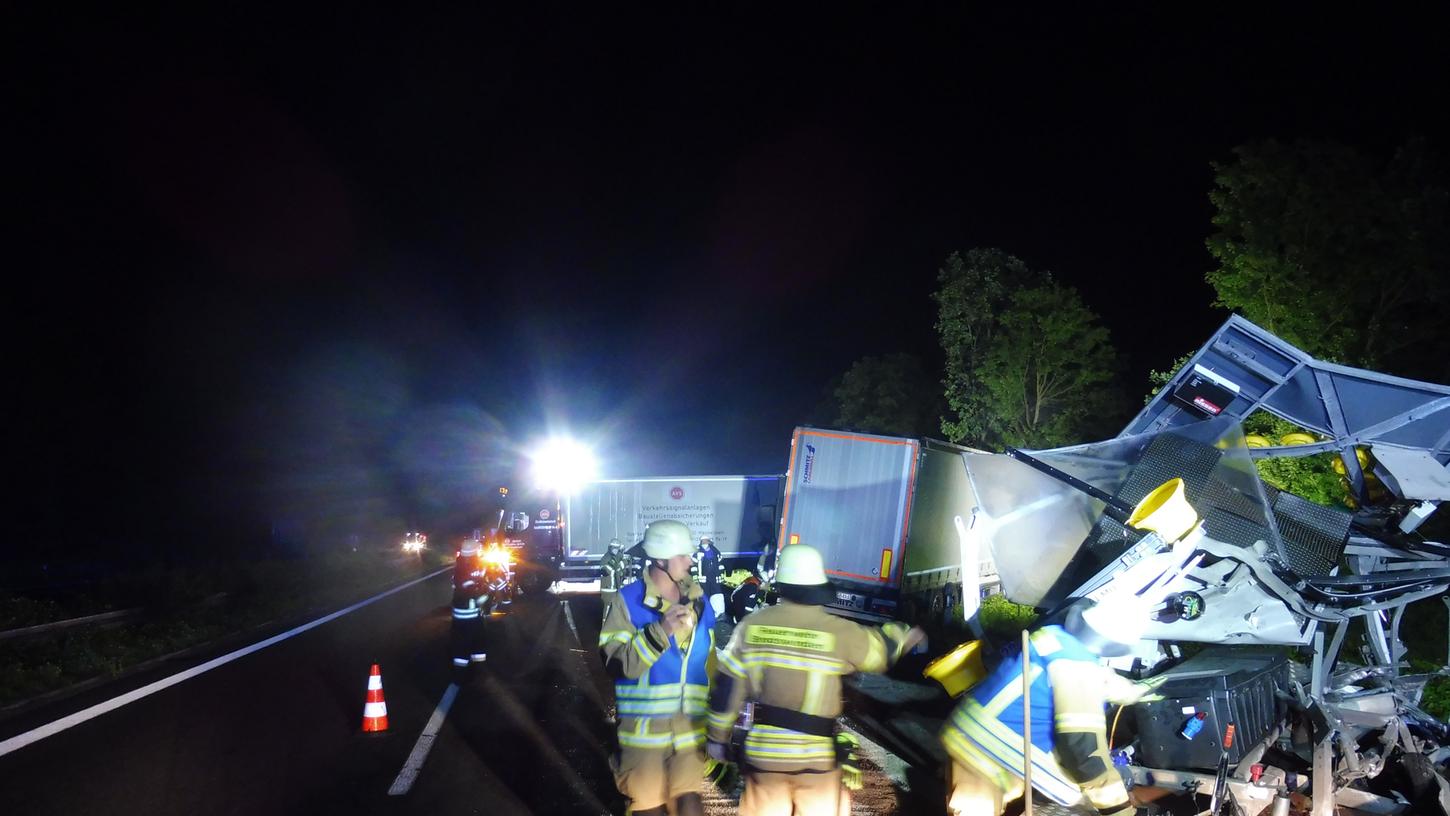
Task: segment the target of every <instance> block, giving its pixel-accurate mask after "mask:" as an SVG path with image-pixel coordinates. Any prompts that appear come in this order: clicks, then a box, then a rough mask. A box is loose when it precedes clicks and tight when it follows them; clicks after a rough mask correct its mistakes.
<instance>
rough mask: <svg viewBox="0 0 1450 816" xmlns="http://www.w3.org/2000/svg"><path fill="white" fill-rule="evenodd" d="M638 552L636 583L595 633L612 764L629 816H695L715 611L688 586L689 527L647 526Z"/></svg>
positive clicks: (700, 809) (700, 808) (700, 810)
mask: <svg viewBox="0 0 1450 816" xmlns="http://www.w3.org/2000/svg"><path fill="white" fill-rule="evenodd" d="M642 546H643V549H644V554H645V558H646V561H647V564H646V566H645V569H644V575H643V576H642V580H639V581H635V582H633V583H630V584H626V585H624V586H623V587H622V588H621V589H620V590H619V592H618V595H617V597H616V599H615V602H614V604H613V605H612V606H611V607H610V609H609V612H608V614H607V616H606V617H605V620H604V626H603V628H602V629H601V631H600V633H599V652H600V656H601V657H603V659H604V665H605V668H606V670H607V671H608V672H609V674H610V675H611V676H612V677H613V678H614V701H615V706H616V708H617V711H618V718H619V731H618V733H619V753H618V754H617V755H615V756H614V757H613V758H612V759H611V762H610V765H611V767H612V768H613V770H614V779H615V784H616V785H618V787H619V791H620V793H623V794H624V795H625V796H627V797H628V798H629V801H630V810H631V812H632V813H633V814H635V816H645V815H646V814H650V816H664V814H665V813H666V811H667V809H668V810H669V811H670V812H673V813H674V814H676V816H703V814H704V812H705V805H704V801H703V800H702V799H701V798H700V789H701V788H702V787H703V782H704V771H705V751H704V749H705V702H706V696H707V695H708V694H709V678H710V674H711V673H713V670H714V655H715V634H714V628H715V612H714V610H713V609H711V608H710V606H709V605H708V604H706V603H705V602H704V592H702V591H701V589H700V586H699V585H698V584H696V583H695V582H694V581H693V580H691V578H690V566H691V563H692V559H691V555H692V554H693V553H694V550H695V548H694V546H693V545H692V544H691V542H690V528H688V527H686V526H685V525H684V524H682V523H680V522H678V521H669V520H662V521H655V522H652V523H651V524H650V525H649V526H648V527H647V528H645V533H644V542H643V544H642Z"/></svg>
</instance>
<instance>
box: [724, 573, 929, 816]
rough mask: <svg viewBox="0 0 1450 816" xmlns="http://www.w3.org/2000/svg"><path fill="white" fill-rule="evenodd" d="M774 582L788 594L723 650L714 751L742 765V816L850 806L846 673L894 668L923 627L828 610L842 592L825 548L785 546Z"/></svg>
mask: <svg viewBox="0 0 1450 816" xmlns="http://www.w3.org/2000/svg"><path fill="white" fill-rule="evenodd" d="M776 587H777V589H778V590H779V592H780V597H781V602H780V603H779V604H777V605H776V606H771V607H766V608H764V609H761V610H758V611H756V612H752V613H751V614H750V615H748V616H746V617H745V619H744V620H742V621H741V622H740V625H739V626H738V627H737V628H736V629H735V633H734V635H733V636H732V637H731V638H730V645H729V646H728V647H726V649H725V651H724V652H723V653H722V654H721V656H720V672H719V674H718V675H717V676H716V678H715V688H714V690H713V691H712V692H711V694H710V717H709V737H710V744H709V747H708V751H709V754H710V756H711V757H712V758H714V759H717V760H721V761H724V760H727V759H735V760H737V761H739V762H740V763H741V764H742V766H743V771H744V774H745V794H744V795H743V796H742V797H741V799H740V813H741V814H742V816H776V814H780V815H781V816H789V814H791V813H792V812H794V813H796V814H802V815H803V816H818V815H819V816H826V815H827V814H829V815H830V816H836V814H847V813H849V812H850V796H849V794H848V793H847V792H846V791H844V790H842V770H841V766H840V764H839V763H838V762H837V744H838V743H837V740H836V717H837V716H839V715H840V713H841V678H842V677H845V676H846V675H849V674H853V673H855V672H884V671H886V670H887V669H888V668H890V667H891V666H892V665H893V664H894V663H895V662H896V661H897V660H899V659H900V658H901V656H902V655H904V654H906V653H907V652H908V651H910V650H911V649H912V648H913V647H914V646H916V644H918V643H920V642H921V641H922V639H923V638H924V634H923V633H922V631H921V630H920V629H916V628H908V627H907V626H906V625H905V624H902V623H888V624H886V625H884V626H882V627H879V628H878V627H873V626H863V625H861V624H858V623H855V622H852V621H849V620H846V619H845V618H841V617H837V616H835V615H832V614H830V613H829V612H827V611H826V610H825V609H824V608H823V605H824V604H826V603H828V602H830V601H832V600H834V597H835V595H834V591H833V590H832V588H831V585H830V583H829V582H828V581H827V580H826V572H825V568H824V565H823V564H822V561H821V554H820V553H819V552H817V551H816V550H815V549H814V548H811V547H808V546H806V545H804V544H792V545H790V546H788V547H785V548H784V549H782V550H781V551H780V558H779V570H778V572H777V574H776ZM746 702H753V712H754V716H753V722H752V724H751V727H750V732H749V734H748V735H747V736H746V737H745V744H744V755H743V756H739V757H731V749H730V746H729V743H730V738H731V733H732V729H733V727H734V725H735V721H736V718H737V717H738V716H739V715H740V712H741V709H742V707H743V706H744V705H745V703H746Z"/></svg>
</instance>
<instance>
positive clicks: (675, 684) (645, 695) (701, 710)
mask: <svg viewBox="0 0 1450 816" xmlns="http://www.w3.org/2000/svg"><path fill="white" fill-rule="evenodd" d="M644 590H645V582H644V581H635V582H634V583H632V584H626V585H625V586H624V588H623V589H621V590H619V599H618V600H617V601H616V603H623V604H624V606H625V611H626V612H627V613H628V614H629V622H630V623H632V624H633V625H634V628H635V629H636V630H640V629H643V628H644V627H646V626H648V625H649V624H651V623H654V622H655V621H658V620H660V618H661V617H663V615H662V614H661V613H660V612H657V611H655V610H653V609H650V608H648V607H646V606H645V605H644V597H645V592H644ZM714 629H715V612H714V610H713V609H711V608H710V605H709V604H708V603H705V604H701V605H700V617H699V621H698V622H697V623H696V624H695V631H694V632H693V633H692V634H691V636H690V642H689V645H688V646H686V651H683V652H682V651H681V650H680V647H679V644H678V643H676V641H675V638H674V636H673V635H672V636H670V642H669V645H668V646H667V647H665V650H664V651H663V652H661V653H660V656H659V658H658V659H656V660H655V662H654V663H653V664H652V665H651V666H650V667H649V671H647V672H645V673H644V674H643V675H641V676H640V677H639V679H637V680H629V679H627V678H621V679H619V680H616V681H615V683H614V701H615V704H616V705H617V706H618V711H619V716H620V717H640V718H649V719H652V718H657V717H670V716H673V715H674V714H676V713H678V712H681V711H683V712H684V713H685V714H687V715H689V716H691V717H704V716H705V703H706V698H707V697H708V695H709V689H710V676H709V673H708V671H707V670H706V663H707V661H708V660H709V659H710V642H711V636H712V633H713V632H714Z"/></svg>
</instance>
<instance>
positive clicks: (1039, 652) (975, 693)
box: [941, 626, 1098, 804]
mask: <svg viewBox="0 0 1450 816" xmlns="http://www.w3.org/2000/svg"><path fill="white" fill-rule="evenodd" d="M1029 644H1030V645H1029V648H1030V650H1031V656H1032V668H1031V672H1032V674H1031V678H1030V682H1031V686H1032V700H1031V707H1032V784H1033V787H1035V788H1037V789H1038V790H1040V791H1042V792H1043V793H1045V794H1047V795H1048V796H1049V797H1051V798H1052V799H1053V800H1055V801H1057V802H1058V803H1059V804H1073V803H1075V802H1077V801H1078V800H1079V799H1080V798H1081V795H1082V794H1081V791H1080V789H1079V786H1078V785H1077V784H1076V783H1074V782H1073V781H1072V780H1071V779H1070V777H1069V776H1068V774H1066V773H1065V772H1064V771H1063V769H1062V768H1061V767H1059V765H1058V763H1057V760H1056V758H1055V756H1054V754H1053V749H1054V748H1055V747H1056V732H1057V725H1058V723H1057V717H1056V705H1055V701H1054V695H1053V692H1052V684H1051V682H1050V681H1049V678H1048V666H1049V665H1051V664H1053V663H1056V662H1058V661H1061V660H1069V661H1077V662H1081V663H1083V664H1085V666H1090V667H1091V669H1092V671H1091V672H1087V673H1084V678H1083V679H1084V682H1089V683H1091V682H1096V681H1097V678H1098V672H1097V668H1098V666H1097V655H1095V654H1093V653H1092V652H1090V651H1088V649H1087V647H1085V646H1083V644H1082V642H1081V641H1079V640H1078V639H1077V638H1075V637H1073V636H1072V635H1070V634H1068V633H1067V632H1066V631H1065V630H1063V629H1062V627H1060V626H1044V627H1043V628H1041V629H1039V630H1037V631H1036V632H1034V633H1032V636H1031V638H1030V640H1029ZM1022 731H1023V717H1022V654H1021V652H1020V651H1019V652H1017V653H1015V654H1013V655H1011V656H1009V657H1007V658H1005V659H1004V660H1003V661H1002V662H1001V663H1000V664H998V665H997V667H996V668H995V669H994V670H993V671H992V672H991V673H990V674H989V675H987V677H986V679H984V680H983V681H982V682H980V683H978V684H977V685H975V686H973V687H972V688H971V689H969V690H968V691H967V693H966V694H965V695H963V697H962V701H961V702H960V703H958V704H957V707H956V710H954V711H953V712H952V715H951V717H949V718H948V719H947V722H946V724H945V725H944V726H943V728H942V734H941V741H942V745H943V747H945V748H946V749H947V753H949V754H951V756H952V758H953V759H955V760H957V761H958V762H960V763H962V764H963V765H967V766H970V767H972V768H975V769H976V770H978V771H979V772H981V773H983V774H984V775H986V776H988V777H989V778H991V779H993V780H994V781H997V782H998V784H999V786H1000V787H1003V788H1004V789H1005V788H1006V786H1007V782H1009V781H1010V780H1009V777H1008V776H1007V775H1008V774H1010V776H1011V777H1014V778H1015V779H1017V780H1020V779H1021V778H1022V776H1023V766H1024V764H1025V763H1024V761H1023V754H1022V748H1023V745H1022Z"/></svg>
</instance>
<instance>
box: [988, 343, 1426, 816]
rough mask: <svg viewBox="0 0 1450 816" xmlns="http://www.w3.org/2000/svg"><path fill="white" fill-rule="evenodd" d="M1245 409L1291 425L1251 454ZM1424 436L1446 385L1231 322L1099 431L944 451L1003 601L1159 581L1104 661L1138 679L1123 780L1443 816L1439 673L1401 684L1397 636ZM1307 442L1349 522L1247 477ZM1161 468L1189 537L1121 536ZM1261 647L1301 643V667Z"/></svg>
mask: <svg viewBox="0 0 1450 816" xmlns="http://www.w3.org/2000/svg"><path fill="white" fill-rule="evenodd" d="M1260 410H1263V411H1267V412H1269V413H1271V414H1274V415H1276V416H1279V417H1281V418H1283V419H1285V420H1288V421H1289V422H1292V423H1294V424H1295V425H1298V426H1300V427H1301V428H1304V429H1306V430H1308V431H1310V432H1311V433H1312V434H1313V436H1306V435H1302V434H1301V435H1299V438H1296V439H1292V440H1288V441H1293V442H1302V443H1304V444H1292V445H1287V444H1280V445H1277V446H1275V445H1270V446H1266V447H1265V446H1263V445H1265V444H1266V442H1267V440H1264V439H1262V438H1255V439H1252V440H1250V442H1252V443H1255V444H1256V445H1258V446H1255V447H1251V446H1250V444H1248V443H1246V440H1245V436H1244V432H1243V430H1242V428H1241V426H1240V424H1239V423H1240V420H1242V419H1243V418H1245V417H1248V416H1249V415H1251V414H1253V413H1254V412H1255V411H1260ZM1447 446H1450V387H1446V386H1442V385H1434V384H1430V383H1423V382H1416V381H1413V380H1407V379H1401V378H1397V377H1390V376H1387V375H1383V374H1379V373H1375V372H1372V371H1365V370H1360V369H1354V368H1348V367H1345V366H1339V365H1334V364H1330V363H1325V362H1322V361H1319V360H1315V359H1314V358H1312V357H1310V356H1309V355H1307V354H1305V353H1304V352H1302V351H1300V350H1298V349H1296V348H1294V347H1292V346H1290V345H1288V344H1287V343H1285V342H1284V341H1282V340H1280V339H1279V338H1277V337H1275V336H1274V335H1272V334H1270V333H1268V332H1267V331H1264V330H1263V329H1261V328H1259V327H1258V326H1255V325H1254V324H1252V323H1250V322H1248V321H1247V320H1244V319H1242V318H1239V317H1233V318H1230V320H1229V321H1228V322H1227V323H1226V324H1225V325H1224V326H1223V327H1222V328H1221V329H1220V330H1219V331H1218V332H1217V333H1216V334H1215V335H1214V336H1213V337H1212V338H1211V339H1210V340H1209V342H1208V343H1207V344H1205V345H1204V346H1203V347H1202V348H1201V349H1200V350H1199V351H1198V352H1197V353H1196V354H1195V355H1194V356H1193V357H1192V358H1191V359H1190V360H1189V362H1188V363H1187V364H1186V365H1185V366H1184V368H1183V369H1182V370H1181V371H1180V372H1178V373H1177V374H1176V375H1175V377H1174V378H1173V380H1172V381H1171V382H1170V384H1169V385H1168V386H1167V387H1166V388H1164V389H1163V390H1162V391H1161V392H1160V393H1158V394H1157V395H1156V397H1155V398H1154V399H1153V400H1152V401H1151V402H1150V403H1149V404H1148V405H1147V406H1146V407H1145V408H1144V409H1143V410H1142V412H1140V413H1139V414H1138V416H1137V417H1136V418H1135V419H1134V420H1133V421H1132V422H1131V423H1130V424H1129V425H1128V426H1127V428H1126V429H1124V431H1123V433H1122V435H1120V436H1119V437H1118V438H1116V439H1111V440H1107V441H1104V442H1097V443H1091V444H1086V445H1077V446H1073V447H1067V448H1059V449H1054V450H1049V451H1038V452H1033V453H1025V452H1021V451H1009V452H1008V453H1007V454H988V453H975V452H973V453H966V454H964V455H963V458H964V460H965V462H966V467H967V471H968V474H969V476H970V478H971V483H972V486H973V490H974V492H975V493H976V505H977V507H976V509H975V511H974V512H973V518H972V520H971V522H970V525H969V526H970V532H969V533H967V534H966V535H965V536H964V539H966V538H970V539H973V540H972V541H971V542H970V545H969V546H970V547H971V548H973V549H975V548H976V547H988V548H990V552H991V553H992V555H993V557H994V558H995V561H996V565H997V570H998V572H999V574H1000V576H1001V583H1002V589H1003V591H1004V593H1005V594H1006V595H1007V597H1008V598H1009V599H1011V600H1013V601H1015V602H1017V603H1022V604H1030V605H1032V606H1035V607H1038V608H1046V609H1054V608H1061V607H1062V606H1063V605H1064V604H1065V603H1067V602H1068V601H1069V599H1075V598H1084V597H1087V598H1093V599H1095V600H1101V599H1103V598H1105V597H1107V596H1108V595H1110V594H1112V593H1114V592H1142V591H1144V588H1151V587H1152V586H1153V585H1154V583H1155V582H1157V584H1158V587H1157V588H1160V589H1161V587H1162V581H1161V578H1162V577H1163V576H1168V575H1172V574H1177V573H1182V575H1181V578H1180V579H1179V584H1178V587H1177V589H1178V590H1179V591H1175V592H1174V593H1173V594H1172V595H1169V596H1168V597H1167V599H1166V601H1165V602H1164V603H1162V604H1161V605H1160V606H1159V607H1158V608H1157V610H1156V612H1155V617H1154V620H1153V622H1152V623H1151V624H1150V626H1149V629H1148V631H1147V634H1146V635H1145V639H1144V640H1143V641H1141V642H1140V644H1139V646H1138V648H1137V650H1136V651H1135V653H1134V654H1132V655H1130V656H1128V657H1124V658H1118V659H1115V660H1114V661H1113V665H1114V667H1115V668H1119V669H1122V670H1126V671H1130V672H1132V673H1133V674H1134V676H1136V677H1139V678H1140V679H1142V680H1143V681H1144V682H1145V683H1147V684H1149V685H1150V686H1152V687H1153V689H1154V691H1153V693H1152V694H1151V695H1150V696H1149V697H1148V698H1145V700H1144V701H1142V702H1139V703H1137V704H1135V705H1134V706H1132V707H1131V709H1129V711H1130V716H1128V717H1126V718H1124V720H1125V721H1124V722H1123V724H1122V726H1121V728H1122V731H1121V732H1119V733H1116V734H1115V735H1114V736H1115V738H1116V739H1117V741H1118V743H1119V745H1118V752H1117V755H1116V760H1117V761H1120V762H1122V763H1124V764H1126V766H1127V769H1128V771H1129V774H1130V776H1131V777H1132V779H1133V780H1134V781H1135V782H1136V783H1137V784H1139V785H1147V786H1153V787H1157V788H1168V789H1170V790H1178V791H1194V792H1197V793H1199V794H1202V795H1206V796H1210V797H1211V802H1210V811H1211V812H1213V813H1215V814H1216V813H1220V812H1226V813H1237V812H1242V813H1244V814H1250V815H1251V814H1256V813H1260V812H1267V813H1274V814H1280V813H1287V812H1288V811H1289V810H1290V808H1291V807H1293V808H1294V809H1296V810H1297V809H1300V808H1302V807H1308V808H1310V812H1311V813H1313V814H1316V816H1317V815H1318V814H1330V813H1334V812H1335V811H1336V809H1337V808H1349V809H1352V810H1354V811H1356V812H1361V813H1372V814H1381V813H1383V814H1390V813H1430V812H1434V810H1435V808H1437V807H1438V808H1439V809H1441V810H1443V811H1444V812H1446V813H1450V783H1447V781H1446V770H1445V768H1446V766H1447V761H1450V727H1447V725H1446V723H1444V722H1440V721H1438V720H1436V719H1435V718H1434V717H1431V716H1430V715H1428V714H1426V713H1425V712H1424V711H1423V710H1421V709H1420V708H1419V705H1418V704H1419V701H1420V697H1421V694H1422V692H1423V690H1424V688H1425V685H1426V683H1427V682H1428V681H1429V680H1430V679H1432V678H1433V677H1434V676H1436V674H1446V673H1447V672H1450V666H1447V668H1442V669H1440V670H1439V671H1438V672H1436V673H1433V674H1408V673H1405V671H1406V670H1407V668H1408V663H1407V661H1406V650H1405V645H1404V643H1403V642H1402V640H1401V638H1400V629H1401V624H1402V623H1403V621H1404V618H1405V611H1406V608H1407V607H1408V605H1409V604H1411V603H1413V602H1415V601H1419V600H1423V599H1427V598H1433V597H1435V596H1443V595H1444V593H1445V592H1446V590H1447V587H1450V546H1447V545H1445V544H1441V543H1436V542H1432V541H1427V540H1425V539H1424V538H1423V536H1422V535H1420V534H1419V532H1418V528H1419V527H1420V525H1421V524H1422V523H1423V522H1424V521H1425V519H1426V518H1428V517H1429V516H1430V515H1431V513H1433V511H1434V510H1435V508H1436V506H1437V505H1438V504H1439V503H1440V502H1441V501H1444V500H1446V499H1450V471H1447V470H1446V464H1445V463H1446V462H1447V460H1450V447H1447ZM1324 452H1333V453H1336V454H1337V455H1338V457H1339V459H1340V461H1341V462H1342V464H1343V470H1342V473H1343V474H1344V476H1345V477H1346V480H1347V482H1348V486H1349V490H1350V491H1351V494H1352V496H1353V501H1352V503H1353V504H1355V505H1357V507H1358V509H1357V510H1356V511H1354V512H1350V511H1347V510H1343V509H1335V508H1330V507H1324V506H1321V505H1318V504H1315V503H1312V502H1310V501H1308V500H1306V499H1304V498H1301V497H1299V496H1295V495H1293V494H1291V493H1288V492H1283V491H1279V490H1276V489H1274V488H1272V487H1269V486H1267V485H1265V484H1264V483H1263V482H1262V481H1261V480H1260V478H1259V475H1258V472H1257V469H1256V468H1255V466H1254V460H1255V459H1259V458H1261V457H1279V456H1305V455H1310V454H1317V453H1324ZM1174 479H1181V480H1182V486H1181V491H1182V492H1181V494H1180V498H1186V500H1187V506H1186V507H1185V508H1184V509H1185V511H1186V512H1191V513H1192V514H1193V515H1194V516H1196V523H1194V522H1190V523H1192V524H1193V530H1192V532H1190V533H1189V534H1188V535H1187V536H1185V537H1183V538H1182V539H1181V540H1178V541H1176V542H1172V541H1165V540H1164V537H1163V536H1160V535H1159V534H1158V533H1155V532H1151V531H1144V530H1142V529H1139V528H1135V527H1133V526H1129V525H1128V524H1126V521H1127V519H1128V514H1129V513H1131V511H1132V510H1133V508H1134V507H1135V506H1136V505H1138V504H1139V503H1140V502H1142V501H1143V500H1144V499H1145V497H1148V496H1149V494H1150V493H1152V492H1153V491H1154V490H1155V489H1157V488H1159V487H1160V486H1163V485H1164V484H1165V483H1166V482H1169V481H1171V480H1174ZM1064 541H1067V542H1071V541H1077V542H1081V543H1080V544H1078V545H1077V546H1076V547H1071V546H1069V547H1063V546H1061V544H1060V542H1064ZM964 546H968V545H967V544H966V543H964ZM1148 591H1151V589H1149V590H1148ZM1447 603H1450V601H1447ZM1356 622H1358V623H1359V624H1360V625H1359V626H1354V627H1352V624H1355V623H1356ZM1351 632H1353V636H1352V637H1351ZM1180 644H1183V645H1180ZM1187 644H1208V645H1206V646H1203V647H1196V646H1189V645H1187ZM1282 647H1311V651H1312V664H1311V665H1309V666H1307V667H1306V666H1304V665H1302V664H1300V663H1296V662H1294V661H1291V660H1290V659H1289V652H1290V651H1291V650H1290V649H1285V648H1282ZM1190 653H1191V654H1190ZM1438 657H1439V656H1437V658H1438ZM1119 728H1120V726H1119V724H1118V723H1117V722H1115V723H1114V730H1115V732H1118V730H1119Z"/></svg>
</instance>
